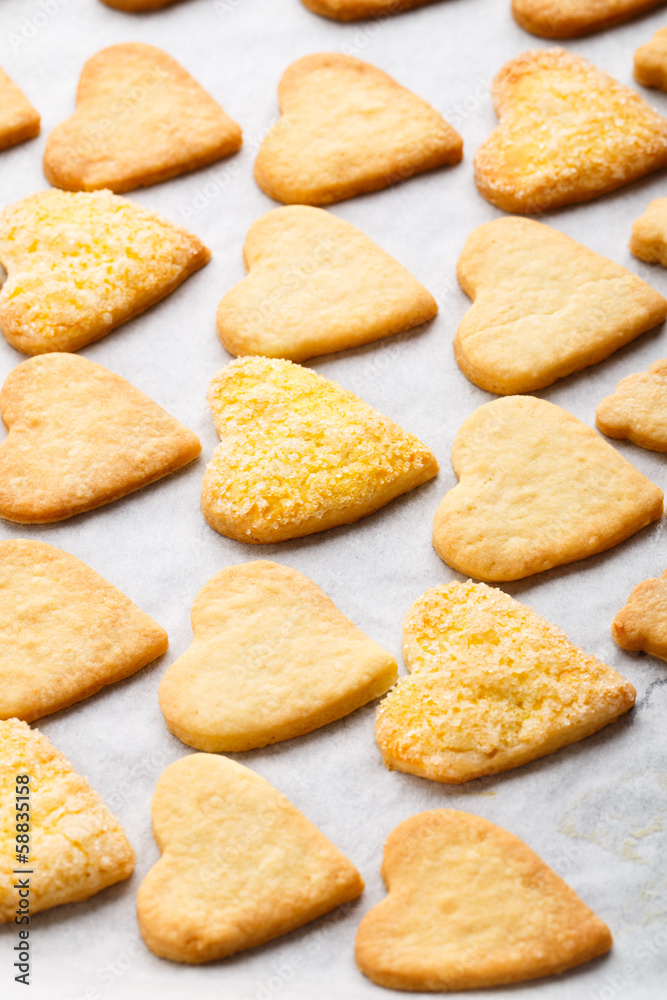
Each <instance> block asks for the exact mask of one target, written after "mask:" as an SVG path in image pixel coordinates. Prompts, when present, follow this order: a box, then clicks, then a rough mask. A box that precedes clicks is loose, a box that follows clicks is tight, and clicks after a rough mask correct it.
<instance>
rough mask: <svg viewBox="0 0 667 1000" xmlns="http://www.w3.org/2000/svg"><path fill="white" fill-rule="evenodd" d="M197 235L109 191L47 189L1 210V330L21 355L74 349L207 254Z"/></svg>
mask: <svg viewBox="0 0 667 1000" xmlns="http://www.w3.org/2000/svg"><path fill="white" fill-rule="evenodd" d="M210 257H211V252H210V250H208V249H207V248H206V247H205V246H204V245H203V244H202V243H200V241H199V240H198V239H197V237H196V236H193V235H192V233H189V232H187V230H185V229H181V228H180V227H179V226H174V225H172V223H171V222H167V220H166V219H163V218H162V216H160V215H158V214H157V213H156V212H149V211H148V210H147V209H145V208H141V206H139V205H135V204H134V203H133V202H131V201H128V200H127V199H126V198H118V197H116V195H113V194H111V193H110V192H109V191H98V192H95V193H94V194H87V193H86V194H70V193H69V192H66V191H54V190H51V191H41V192H40V193H39V194H34V195H31V196H30V197H29V198H24V199H23V201H19V202H17V203H16V204H15V205H11V206H10V207H9V208H6V209H5V210H4V212H3V213H2V215H1V216H0V262H2V265H3V267H5V269H6V270H7V272H8V278H7V280H6V281H5V283H4V284H3V286H2V290H1V291H0V330H2V333H3V334H4V336H5V337H6V339H7V340H8V341H9V343H10V344H11V345H12V347H15V348H16V349H17V351H23V353H24V354H45V353H46V352H48V351H77V350H79V348H80V347H85V346H86V344H90V343H92V342H93V341H95V340H99V339H100V337H104V336H105V335H106V334H107V333H109V332H110V331H111V330H113V329H114V327H116V326H119V325H120V324H121V323H125V322H127V320H129V319H132V317H133V316H136V315H137V314H138V313H141V312H143V311H144V310H145V309H148V307H149V306H152V305H154V304H155V303H156V302H158V301H159V300H160V299H162V298H164V297H165V295H169V293H170V292H173V290H174V289H175V288H177V287H178V286H179V285H180V284H181V283H182V282H183V281H185V279H186V278H188V277H189V276H190V275H191V274H192V273H193V272H194V271H197V270H198V269H199V268H200V267H203V266H204V264H207V263H208V261H209V260H210Z"/></svg>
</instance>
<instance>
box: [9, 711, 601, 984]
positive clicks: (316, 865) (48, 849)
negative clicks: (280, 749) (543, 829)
mask: <svg viewBox="0 0 667 1000" xmlns="http://www.w3.org/2000/svg"><path fill="white" fill-rule="evenodd" d="M0 789H1V790H2V796H1V797H0V802H1V803H2V805H1V806H0V813H1V814H2V820H3V830H5V831H6V832H5V833H4V835H3V838H2V848H3V853H4V854H5V855H6V857H7V861H8V867H7V870H6V871H3V873H2V876H1V877H0V921H1V922H5V921H9V920H13V919H14V918H15V917H17V918H18V922H19V926H20V923H21V922H22V915H23V912H24V911H25V907H24V904H23V899H22V897H23V896H24V895H25V893H26V892H29V893H30V912H31V913H32V914H35V913H37V912H39V911H43V910H45V909H48V908H50V907H53V906H57V905H61V904H64V903H69V902H77V901H80V900H84V899H88V898H89V897H90V896H91V895H93V894H95V893H97V892H100V891H101V890H102V889H105V888H106V887H108V886H110V885H113V884H115V883H118V882H120V881H123V880H124V879H127V878H129V877H130V875H131V874H132V871H133V868H134V862H135V854H134V851H133V849H132V846H131V844H130V842H129V840H128V838H127V836H126V834H125V832H124V830H123V829H122V827H121V826H120V824H119V823H118V821H117V820H116V819H115V817H114V816H112V815H111V813H110V812H109V811H108V809H107V807H106V806H105V804H104V802H102V800H101V799H100V798H99V796H98V795H97V794H96V793H95V792H94V791H93V790H92V789H91V788H90V786H89V785H88V783H87V781H86V780H85V779H84V778H82V777H80V776H79V775H78V774H77V773H76V772H75V771H74V770H73V768H72V767H71V765H70V764H69V762H68V761H67V760H66V759H65V757H63V755H62V754H60V753H59V752H58V751H57V750H56V749H55V747H53V746H52V744H51V743H50V742H49V741H48V740H47V739H46V737H44V736H43V735H42V734H40V733H39V732H38V731H37V730H30V728H29V727H28V726H27V725H26V723H24V722H20V721H18V720H16V719H10V720H7V721H1V722H0ZM152 818H153V831H154V835H155V839H156V841H157V844H158V847H159V848H160V851H161V855H162V856H161V858H160V859H159V861H158V862H157V863H156V864H155V865H153V867H152V868H151V869H150V870H149V872H148V873H147V875H146V876H145V878H144V879H143V881H142V883H141V885H140V887H139V891H138V896H137V915H138V920H139V927H140V930H141V934H142V936H143V938H144V941H145V943H146V945H147V946H148V947H149V948H150V949H151V950H152V951H153V952H154V953H155V954H156V955H159V956H160V957H162V958H168V959H171V960H172V961H176V962H187V963H191V964H201V963H203V962H210V961H213V960H215V959H221V958H226V957H228V956H230V955H234V954H236V953H238V952H239V951H242V950H245V949H247V948H252V947H255V946H257V945H260V944H263V943H265V942H266V941H270V940H272V939H274V938H276V937H278V936H280V935H283V934H287V933H289V932H290V931H292V930H295V929H296V928H298V927H302V926H303V925H304V924H307V923H309V922H310V921H312V920H315V919H316V918H317V917H319V916H322V915H323V914H325V913H328V912H330V911H331V910H333V909H334V908H335V907H338V906H341V905H344V904H346V903H348V902H350V901H351V900H353V899H356V898H357V897H358V896H360V895H361V893H362V892H363V889H364V881H363V879H362V877H361V875H360V874H359V872H358V871H357V869H356V868H355V866H354V865H353V864H352V863H351V862H350V861H349V860H348V859H347V857H345V855H344V854H342V853H341V852H340V851H339V850H338V848H336V847H335V846H334V845H333V844H332V843H331V841H330V840H328V838H327V837H325V836H324V835H323V834H322V833H321V832H320V831H319V830H318V829H317V828H316V827H315V826H314V825H313V824H312V823H311V822H310V821H309V820H308V819H306V817H305V816H304V815H303V814H302V813H301V812H300V811H299V810H298V809H297V808H296V807H295V806H294V805H293V804H292V803H291V802H290V801H289V799H287V798H286V797H285V796H284V795H282V794H281V793H280V792H279V791H278V790H277V789H276V788H274V787H273V786H272V785H270V784H269V782H268V781H266V780H264V779H263V778H261V777H260V776H259V775H257V774H255V773H254V772H253V771H251V770H249V769H248V768H246V767H244V766H243V765H241V764H238V763H236V762H234V761H232V760H230V759H229V758H226V757H219V756H214V755H212V754H203V753H197V754H193V755H191V756H189V757H185V758H182V759H180V760H178V761H176V762H174V763H173V764H171V765H169V767H168V768H167V769H166V770H165V771H164V772H163V773H162V775H161V776H160V778H159V780H158V783H157V787H156V789H155V793H154V796H153V802H152ZM26 827H28V828H29V829H30V833H31V840H30V844H29V845H28V835H27V834H25V833H23V832H22V831H23V830H24V829H25V828H26ZM382 874H383V877H384V879H385V882H386V885H387V889H388V895H387V897H386V899H385V900H383V901H382V902H381V903H380V904H378V905H377V906H375V907H374V908H373V909H372V910H370V912H368V913H367V914H366V916H365V917H364V919H363V921H362V922H361V925H360V927H359V930H358V933H357V940H356V959H357V964H358V966H359V968H360V969H361V970H362V971H363V972H364V973H365V974H366V975H367V976H369V977H370V978H371V979H373V980H374V981H375V982H377V983H379V984H381V985H383V986H388V987H394V988H398V989H418V990H423V989H430V990H449V989H470V988H475V987H481V986H494V985H502V984H504V983H511V982H518V981H522V980H526V979H531V978H536V977H539V976H546V975H551V974H554V973H559V972H563V971H564V970H566V969H569V968H572V967H573V966H576V965H579V964H581V963H582V962H586V961H589V960H590V959H592V958H595V957H597V956H598V955H601V954H604V953H605V952H606V951H608V950H609V948H610V947H611V944H612V938H611V934H610V931H609V929H608V927H607V926H606V924H604V923H603V921H602V920H600V919H599V918H598V917H596V916H595V914H594V913H593V912H592V911H591V910H590V909H589V908H588V906H586V904H585V903H583V902H582V900H581V899H579V897H578V896H577V895H576V894H575V893H574V892H573V891H572V890H571V889H570V888H569V887H568V886H567V885H566V884H565V883H564V882H563V881H562V880H561V879H560V878H559V877H558V876H557V875H556V874H555V872H553V871H552V870H551V869H550V868H549V867H548V866H547V865H546V864H545V863H544V862H543V861H542V860H541V859H540V858H539V857H538V856H537V855H536V854H534V853H533V851H532V850H531V849H530V848H529V847H528V846H527V845H526V844H525V843H523V842H522V841H521V840H519V838H518V837H515V836H513V835H512V834H510V833H508V832H506V831H505V830H502V829H500V828H499V827H497V826H495V825H494V824H493V823H490V822H489V821H488V820H486V819H482V818H481V817H479V816H473V815H470V814H468V813H465V812H458V811H456V810H451V809H440V810H434V811H432V812H425V813H420V814H418V815H416V816H413V817H411V818H410V819H408V820H405V821H404V822H403V823H401V824H400V825H399V826H398V827H397V828H396V829H395V830H394V831H393V832H392V833H391V834H390V836H389V838H388V840H387V843H386V845H385V852H384V861H383V865H382ZM443 929H445V930H446V940H447V944H446V946H444V947H443V941H442V932H443ZM415 940H418V941H419V946H418V947H415ZM21 949H22V942H21V941H19V945H18V946H17V947H16V949H15V951H16V952H17V953H18V954H17V955H16V956H15V957H16V958H17V959H18V961H19V962H21V961H22V960H23V955H22V954H21ZM26 954H27V953H26Z"/></svg>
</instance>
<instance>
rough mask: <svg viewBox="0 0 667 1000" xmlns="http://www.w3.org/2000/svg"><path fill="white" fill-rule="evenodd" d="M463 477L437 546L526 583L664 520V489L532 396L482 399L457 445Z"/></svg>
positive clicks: (481, 569)
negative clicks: (545, 572) (529, 578)
mask: <svg viewBox="0 0 667 1000" xmlns="http://www.w3.org/2000/svg"><path fill="white" fill-rule="evenodd" d="M452 465H453V466H454V472H455V473H456V475H457V476H458V478H459V479H460V482H459V484H458V486H455V487H454V489H453V490H450V491H449V493H447V494H446V495H445V497H444V499H443V500H442V502H441V504H440V506H439V507H438V509H437V511H436V515H435V521H434V524H433V544H434V546H435V549H436V551H437V553H438V555H439V556H440V557H441V558H442V559H444V561H445V562H446V563H448V564H449V565H450V566H451V567H452V568H453V569H456V570H458V571H459V572H460V573H465V575H466V576H474V577H477V579H480V580H492V581H493V580H497V581H500V580H520V579H522V577H525V576H530V575H531V574H532V573H542V572H543V571H544V570H547V569H551V568H552V567H553V566H562V565H563V564H565V563H571V562H575V561H576V560H577V559H584V558H586V556H593V555H596V554H597V553H598V552H604V551H605V550H606V549H610V548H611V547H612V546H614V545H618V544H619V542H622V541H624V540H625V539H626V538H629V537H630V535H634V533H635V532H636V531H639V530H640V529H641V528H644V527H645V526H646V525H647V524H650V523H651V521H657V520H658V518H659V517H661V516H662V502H663V494H662V490H659V489H658V487H657V486H654V485H653V483H652V482H650V480H648V479H647V478H646V477H645V476H643V475H642V474H641V472H638V471H637V469H635V467H634V466H633V465H631V464H630V463H629V462H628V461H627V460H626V459H625V458H623V456H622V455H620V454H619V453H618V452H617V451H616V449H615V448H612V447H611V445H609V444H607V442H606V441H603V440H602V438H601V437H600V436H599V435H598V434H596V433H595V431H594V430H592V429H591V428H590V427H587V426H586V424H582V423H581V421H580V420H577V418H576V417H574V416H572V414H571V413H568V412H567V410H562V409H561V408H560V406H554V404H553V403H547V402H546V401H545V400H543V399H536V398H535V397H534V396H505V397H504V398H503V399H496V400H494V401H493V402H491V403H485V405H484V406H480V407H479V409H477V410H475V412H474V413H472V414H471V415H470V416H469V417H468V419H467V420H465V421H464V423H463V424H462V426H461V428H460V430H459V432H458V434H457V435H456V438H455V440H454V447H453V449H452Z"/></svg>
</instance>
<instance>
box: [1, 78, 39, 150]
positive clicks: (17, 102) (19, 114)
mask: <svg viewBox="0 0 667 1000" xmlns="http://www.w3.org/2000/svg"><path fill="white" fill-rule="evenodd" d="M39 130H40V117H39V113H38V112H37V111H36V110H35V108H33V106H32V104H31V103H30V101H29V100H28V98H27V97H26V96H25V94H24V93H23V92H22V91H21V90H19V88H18V87H17V86H16V84H15V83H14V81H13V80H11V79H10V78H9V77H8V76H7V74H6V73H5V72H4V70H2V69H0V149H8V148H9V147H10V146H16V145H18V143H20V142H25V141H26V139H32V138H34V136H36V135H39Z"/></svg>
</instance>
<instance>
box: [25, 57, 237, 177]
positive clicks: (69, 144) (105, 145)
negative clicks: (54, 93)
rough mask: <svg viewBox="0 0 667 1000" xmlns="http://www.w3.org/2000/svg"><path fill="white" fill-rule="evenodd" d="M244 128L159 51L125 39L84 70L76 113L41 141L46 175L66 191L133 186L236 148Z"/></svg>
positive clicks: (182, 170) (199, 164) (202, 163)
mask: <svg viewBox="0 0 667 1000" xmlns="http://www.w3.org/2000/svg"><path fill="white" fill-rule="evenodd" d="M241 142H242V137H241V129H240V128H239V126H238V125H237V124H236V122H235V121H232V119H231V118H230V117H229V116H228V115H227V114H225V112H224V111H223V110H222V108H221V107H220V105H219V104H218V103H217V102H216V101H214V100H213V98H212V97H211V96H210V94H207V92H206V91H205V90H204V88H203V87H201V86H200V85H199V84H198V83H197V81H196V80H194V79H193V77H191V76H190V74H189V73H187V72H186V71H185V70H184V69H183V67H182V66H181V65H180V64H179V63H177V62H176V60H175V59H172V58H171V56H168V55H167V54H166V52H162V50H161V49H156V48H155V47H154V46H153V45H144V44H142V43H139V42H124V43H123V44H121V45H112V46H111V47H110V48H108V49H102V51H101V52H98V53H97V55H95V56H93V58H92V59H89V60H88V62H87V63H86V65H85V66H84V67H83V70H82V72H81V78H80V80H79V86H78V88H77V92H76V111H75V112H74V114H73V115H72V116H71V117H70V118H67V119H66V120H65V121H64V122H61V123H60V125H57V126H56V127H55V128H54V129H53V131H52V132H51V134H50V135H49V138H48V140H47V142H46V149H45V151H44V173H45V175H46V178H47V180H48V181H49V182H50V183H51V184H54V185H55V186H56V187H61V188H66V189H67V190H69V191H95V190H97V189H99V188H110V189H111V190H112V191H116V192H118V191H132V189H133V188H137V187H145V186H146V185H148V184H158V183H159V182H160V181H166V180H168V179H169V178H170V177H176V176H177V175H178V174H182V173H185V172H186V171H188V170H196V169H197V168H198V167H204V166H206V164H208V163H213V162H214V161H215V160H219V159H221V158H222V157H223V156H229V155H230V154H231V153H235V152H236V151H237V150H238V149H240V147H241Z"/></svg>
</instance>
